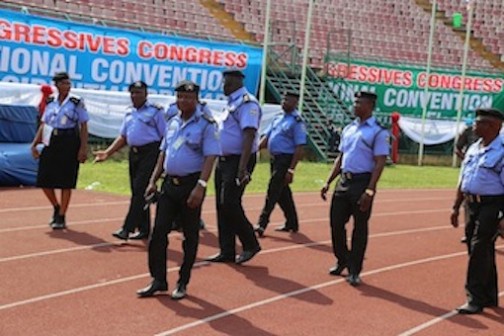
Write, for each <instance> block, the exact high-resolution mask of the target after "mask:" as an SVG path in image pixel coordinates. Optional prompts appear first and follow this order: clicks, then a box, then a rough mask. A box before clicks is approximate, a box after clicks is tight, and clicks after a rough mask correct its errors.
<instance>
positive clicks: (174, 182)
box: [172, 177, 180, 186]
mask: <svg viewBox="0 0 504 336" xmlns="http://www.w3.org/2000/svg"><path fill="white" fill-rule="evenodd" d="M172 182H173V184H174V185H176V186H178V185H180V180H179V179H178V178H177V177H172Z"/></svg>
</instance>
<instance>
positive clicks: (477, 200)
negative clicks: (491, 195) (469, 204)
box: [476, 195, 481, 203]
mask: <svg viewBox="0 0 504 336" xmlns="http://www.w3.org/2000/svg"><path fill="white" fill-rule="evenodd" d="M476 203H481V197H480V195H476Z"/></svg>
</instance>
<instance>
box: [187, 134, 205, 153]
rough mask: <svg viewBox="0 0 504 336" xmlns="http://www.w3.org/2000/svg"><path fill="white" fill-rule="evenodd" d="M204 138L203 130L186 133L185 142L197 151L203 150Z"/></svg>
mask: <svg viewBox="0 0 504 336" xmlns="http://www.w3.org/2000/svg"><path fill="white" fill-rule="evenodd" d="M202 139H203V134H202V132H201V131H198V132H192V133H189V134H186V135H185V140H186V141H185V142H186V145H187V147H189V148H190V149H192V150H194V151H197V152H199V151H201V145H202V144H201V143H202Z"/></svg>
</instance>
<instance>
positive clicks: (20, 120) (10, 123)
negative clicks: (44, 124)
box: [0, 104, 38, 143]
mask: <svg viewBox="0 0 504 336" xmlns="http://www.w3.org/2000/svg"><path fill="white" fill-rule="evenodd" d="M37 115H38V112H37V109H36V108H35V107H33V106H15V105H1V104H0V143H1V142H9V143H12V142H16V143H27V142H31V141H32V140H33V137H34V136H35V132H36V131H37Z"/></svg>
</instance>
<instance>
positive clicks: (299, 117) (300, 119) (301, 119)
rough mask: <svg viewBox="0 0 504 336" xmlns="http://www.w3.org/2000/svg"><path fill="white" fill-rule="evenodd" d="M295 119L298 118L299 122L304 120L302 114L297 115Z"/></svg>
mask: <svg viewBox="0 0 504 336" xmlns="http://www.w3.org/2000/svg"><path fill="white" fill-rule="evenodd" d="M294 119H296V121H297V122H301V121H303V118H301V116H299V115H297V116H296V117H295V118H294Z"/></svg>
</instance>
